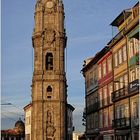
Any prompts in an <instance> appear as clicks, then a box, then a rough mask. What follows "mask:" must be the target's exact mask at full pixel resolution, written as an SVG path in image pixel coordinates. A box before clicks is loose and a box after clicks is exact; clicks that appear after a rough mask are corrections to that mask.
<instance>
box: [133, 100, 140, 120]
mask: <svg viewBox="0 0 140 140" xmlns="http://www.w3.org/2000/svg"><path fill="white" fill-rule="evenodd" d="M138 110H139V107H138V102H137V101H134V102H133V103H132V115H133V117H134V118H138V114H139V112H138Z"/></svg>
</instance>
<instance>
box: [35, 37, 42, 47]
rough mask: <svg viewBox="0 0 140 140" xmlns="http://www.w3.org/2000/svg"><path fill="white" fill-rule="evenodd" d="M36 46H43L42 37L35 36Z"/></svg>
mask: <svg viewBox="0 0 140 140" xmlns="http://www.w3.org/2000/svg"><path fill="white" fill-rule="evenodd" d="M34 46H35V47H39V46H41V40H40V38H35V39H34Z"/></svg>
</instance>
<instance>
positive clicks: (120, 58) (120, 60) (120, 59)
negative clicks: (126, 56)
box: [118, 49, 123, 64]
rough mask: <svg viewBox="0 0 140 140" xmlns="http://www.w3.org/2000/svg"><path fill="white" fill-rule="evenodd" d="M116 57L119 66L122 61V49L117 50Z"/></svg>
mask: <svg viewBox="0 0 140 140" xmlns="http://www.w3.org/2000/svg"><path fill="white" fill-rule="evenodd" d="M118 57H119V64H121V63H122V62H123V61H122V49H119V51H118Z"/></svg>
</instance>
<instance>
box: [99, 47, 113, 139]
mask: <svg viewBox="0 0 140 140" xmlns="http://www.w3.org/2000/svg"><path fill="white" fill-rule="evenodd" d="M101 55H102V57H101V58H100V59H99V60H98V62H97V64H98V86H99V88H98V89H99V96H98V98H99V99H98V100H99V104H100V106H99V110H98V111H99V132H100V135H102V136H103V139H109V140H112V139H113V137H114V134H113V133H114V131H113V129H112V120H113V104H112V98H111V93H112V91H113V71H112V53H111V52H110V49H109V47H105V48H104V49H103V50H102V51H101Z"/></svg>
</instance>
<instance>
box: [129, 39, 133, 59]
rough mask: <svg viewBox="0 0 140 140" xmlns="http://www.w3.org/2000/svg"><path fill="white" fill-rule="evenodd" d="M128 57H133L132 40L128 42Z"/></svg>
mask: <svg viewBox="0 0 140 140" xmlns="http://www.w3.org/2000/svg"><path fill="white" fill-rule="evenodd" d="M129 55H130V58H131V57H133V56H134V42H133V38H132V39H131V40H130V41H129Z"/></svg>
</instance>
